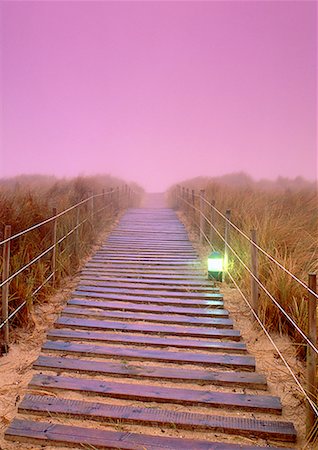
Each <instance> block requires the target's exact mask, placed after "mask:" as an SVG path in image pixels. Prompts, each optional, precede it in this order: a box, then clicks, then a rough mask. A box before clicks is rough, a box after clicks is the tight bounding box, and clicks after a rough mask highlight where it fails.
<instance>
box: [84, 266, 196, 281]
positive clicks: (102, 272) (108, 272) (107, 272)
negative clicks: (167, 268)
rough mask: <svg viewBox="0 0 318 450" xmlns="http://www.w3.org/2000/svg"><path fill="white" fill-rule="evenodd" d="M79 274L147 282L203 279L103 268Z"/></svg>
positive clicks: (192, 276) (89, 269) (154, 272)
mask: <svg viewBox="0 0 318 450" xmlns="http://www.w3.org/2000/svg"><path fill="white" fill-rule="evenodd" d="M81 273H83V274H92V275H98V276H106V277H119V278H123V279H125V278H128V279H130V278H135V277H138V279H142V280H144V279H145V280H147V279H153V280H162V279H164V280H178V281H183V282H185V283H187V282H192V281H194V282H198V283H200V282H201V281H202V280H203V279H204V278H203V276H202V275H198V274H197V275H191V273H190V274H186V273H184V274H183V273H178V272H177V273H169V272H168V273H158V271H156V270H152V271H144V270H142V271H138V273H136V271H135V270H125V271H122V270H120V269H107V268H106V269H103V268H93V267H90V268H86V269H85V268H84V269H83V270H82V271H81Z"/></svg>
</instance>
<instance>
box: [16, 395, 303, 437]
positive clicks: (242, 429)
mask: <svg viewBox="0 0 318 450" xmlns="http://www.w3.org/2000/svg"><path fill="white" fill-rule="evenodd" d="M19 412H22V413H26V412H29V413H34V414H40V415H43V416H49V417H51V415H54V414H58V415H59V416H60V415H66V416H70V415H71V416H75V417H79V418H83V419H90V420H97V421H103V422H104V421H105V420H107V419H108V420H110V421H113V420H120V422H121V423H122V422H124V423H133V424H140V423H142V424H145V425H153V426H156V425H159V426H167V427H169V426H172V424H173V426H174V427H177V428H178V429H180V428H181V429H190V430H192V429H195V430H211V431H214V432H218V433H227V434H236V435H240V436H248V437H258V438H263V439H275V440H284V441H285V442H295V440H296V430H295V427H294V425H293V424H292V423H291V422H282V421H270V420H256V419H249V418H240V417H231V416H226V417H224V416H216V415H209V414H197V413H183V412H178V411H171V410H163V409H155V408H137V407H135V406H117V405H108V404H105V403H96V402H94V403H91V402H85V401H80V400H68V399H63V398H62V399H59V398H54V397H49V396H35V395H26V396H25V398H24V399H23V401H22V403H20V405H19Z"/></svg>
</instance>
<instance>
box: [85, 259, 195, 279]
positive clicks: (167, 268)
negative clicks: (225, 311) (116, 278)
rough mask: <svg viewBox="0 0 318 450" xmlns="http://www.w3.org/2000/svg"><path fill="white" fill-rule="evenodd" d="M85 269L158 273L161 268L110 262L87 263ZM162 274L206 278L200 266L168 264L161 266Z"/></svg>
mask: <svg viewBox="0 0 318 450" xmlns="http://www.w3.org/2000/svg"><path fill="white" fill-rule="evenodd" d="M85 267H99V268H102V269H117V270H118V269H121V270H127V269H129V270H134V271H135V272H136V271H138V272H139V271H140V270H144V271H147V270H154V271H156V272H158V270H159V268H158V266H157V264H155V263H154V264H149V263H147V264H139V263H138V262H135V263H131V264H126V263H125V264H124V263H123V262H121V261H119V262H118V263H116V262H114V261H112V262H109V264H106V263H102V262H96V261H95V262H93V261H91V262H88V263H86V266H85ZM160 272H168V273H173V272H175V273H188V274H189V273H191V274H194V275H195V274H197V275H198V274H199V275H202V276H204V272H203V270H202V268H201V267H200V266H193V265H187V266H175V267H171V265H170V264H166V265H162V266H160Z"/></svg>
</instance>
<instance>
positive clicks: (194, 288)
mask: <svg viewBox="0 0 318 450" xmlns="http://www.w3.org/2000/svg"><path fill="white" fill-rule="evenodd" d="M79 286H94V287H107V288H108V287H111V288H113V287H115V288H120V289H143V290H144V289H147V290H151V291H162V290H168V291H176V292H201V293H209V292H211V293H216V292H219V289H218V288H215V287H211V285H209V286H205V285H204V284H203V285H193V284H190V283H185V282H183V283H182V282H181V283H174V282H172V283H169V282H167V283H163V282H162V281H160V282H157V283H144V282H143V281H142V280H139V282H129V281H128V282H125V281H123V280H121V279H118V280H116V279H115V278H111V279H107V280H103V279H102V280H100V279H93V280H90V279H89V277H85V278H84V279H83V278H82V279H81V281H80V283H79Z"/></svg>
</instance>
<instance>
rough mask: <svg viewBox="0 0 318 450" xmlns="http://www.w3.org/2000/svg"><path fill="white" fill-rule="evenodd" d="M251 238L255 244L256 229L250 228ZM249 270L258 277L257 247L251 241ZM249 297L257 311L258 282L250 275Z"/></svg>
mask: <svg viewBox="0 0 318 450" xmlns="http://www.w3.org/2000/svg"><path fill="white" fill-rule="evenodd" d="M251 239H252V241H253V242H255V244H257V237H256V230H251ZM251 272H252V274H253V275H254V276H255V277H256V278H258V254H257V248H256V247H255V245H253V244H252V243H251ZM251 299H252V306H253V309H254V311H255V312H256V314H257V315H258V312H259V289H258V283H257V281H256V280H255V278H254V277H252V276H251Z"/></svg>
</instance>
